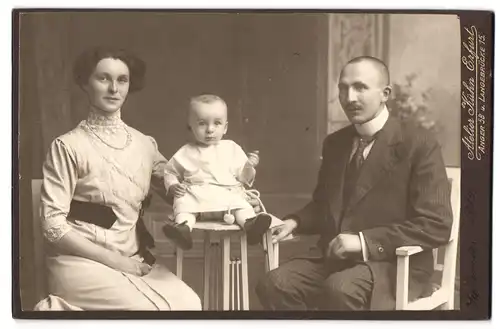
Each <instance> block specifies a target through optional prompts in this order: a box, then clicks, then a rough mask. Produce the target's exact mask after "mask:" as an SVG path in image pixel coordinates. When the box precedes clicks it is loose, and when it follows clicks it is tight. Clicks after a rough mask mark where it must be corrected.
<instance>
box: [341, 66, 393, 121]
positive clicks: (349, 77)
mask: <svg viewBox="0 0 500 329" xmlns="http://www.w3.org/2000/svg"><path fill="white" fill-rule="evenodd" d="M338 87H339V100H340V105H342V108H343V110H344V112H345V114H346V115H347V118H348V119H349V121H351V123H355V124H362V123H365V122H368V121H370V120H371V119H373V118H375V117H376V116H377V115H378V114H379V113H380V111H382V109H383V108H384V104H385V103H386V102H387V100H388V98H389V95H390V92H391V89H390V87H389V86H388V85H387V81H386V80H385V78H384V77H383V75H382V73H381V72H380V70H379V69H378V68H377V67H376V66H375V64H373V63H371V62H369V61H361V62H358V63H351V64H348V65H346V66H345V67H344V69H343V71H342V73H341V75H340V80H339V86H338Z"/></svg>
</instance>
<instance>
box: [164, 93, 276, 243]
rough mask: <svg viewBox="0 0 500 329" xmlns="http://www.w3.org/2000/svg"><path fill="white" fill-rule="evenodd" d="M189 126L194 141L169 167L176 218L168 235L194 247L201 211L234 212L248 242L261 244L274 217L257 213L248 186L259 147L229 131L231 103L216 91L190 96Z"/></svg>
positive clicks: (167, 178)
mask: <svg viewBox="0 0 500 329" xmlns="http://www.w3.org/2000/svg"><path fill="white" fill-rule="evenodd" d="M188 121H189V129H190V131H191V133H192V137H193V141H192V142H190V143H187V144H186V145H184V146H182V147H181V148H180V149H179V150H178V151H177V153H175V154H174V156H173V157H172V158H171V159H170V161H169V162H168V164H167V166H166V168H165V188H166V190H167V192H168V193H171V194H173V196H174V207H173V208H174V216H175V218H174V222H173V223H172V222H170V223H167V225H165V226H164V227H163V232H164V234H165V235H166V236H167V237H168V238H169V239H171V240H173V241H174V242H175V243H176V244H177V245H178V246H179V247H181V248H182V249H185V250H187V249H191V248H192V246H193V241H192V238H191V231H192V230H193V226H194V224H195V222H196V219H197V216H198V215H199V214H201V213H214V212H221V213H222V212H227V211H231V213H232V214H234V218H235V221H236V223H237V224H238V225H239V226H240V227H241V228H242V229H243V230H245V232H246V234H247V241H248V244H250V245H254V244H257V243H258V242H259V241H260V239H261V236H262V234H264V233H265V232H266V231H267V229H268V228H269V226H270V224H271V216H269V215H268V214H265V213H262V214H259V215H256V214H255V212H254V210H253V207H252V206H251V205H250V204H249V203H248V201H247V198H246V194H245V188H244V185H247V186H252V184H253V182H254V179H255V173H256V172H255V167H256V166H257V165H258V163H259V156H258V152H257V151H256V152H253V153H249V154H248V157H247V155H246V154H245V152H244V151H243V150H242V148H241V147H240V146H239V145H238V144H236V143H235V142H233V141H231V140H223V139H222V138H223V137H224V135H225V134H226V132H227V127H228V122H227V105H226V103H225V102H224V100H223V99H222V98H220V97H218V96H215V95H201V96H197V97H194V98H192V99H191V102H190V107H189V119H188Z"/></svg>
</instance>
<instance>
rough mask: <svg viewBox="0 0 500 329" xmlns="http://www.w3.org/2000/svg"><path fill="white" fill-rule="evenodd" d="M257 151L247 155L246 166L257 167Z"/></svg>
mask: <svg viewBox="0 0 500 329" xmlns="http://www.w3.org/2000/svg"><path fill="white" fill-rule="evenodd" d="M259 161H260V159H259V151H253V152H250V153H248V164H249V165H250V166H252V167H254V168H255V167H257V165H258V164H259Z"/></svg>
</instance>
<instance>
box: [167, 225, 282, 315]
mask: <svg viewBox="0 0 500 329" xmlns="http://www.w3.org/2000/svg"><path fill="white" fill-rule="evenodd" d="M279 222H281V221H280V220H279V219H277V221H275V217H274V218H273V224H274V225H273V224H271V228H272V227H274V226H276V225H279ZM271 228H270V229H269V230H268V231H267V233H266V234H264V236H263V246H264V251H265V257H266V265H265V266H266V270H267V271H269V270H272V269H274V268H276V267H278V261H279V259H278V258H279V257H278V256H279V255H278V252H279V251H278V244H276V245H273V244H272V241H271ZM194 230H197V231H203V234H204V269H203V310H210V309H215V310H217V309H219V297H218V296H219V291H220V288H219V286H220V284H219V282H220V281H219V279H220V278H221V275H220V270H222V310H224V311H228V310H249V297H248V246H247V236H246V234H245V232H244V231H242V230H241V228H240V227H239V226H238V225H235V224H226V223H224V222H220V221H199V222H197V223H196V224H195V226H194V228H193V231H194ZM231 236H238V237H239V240H240V248H241V258H232V259H231V255H230V252H231ZM215 237H217V238H219V240H218V242H215V243H212V242H211V241H212V238H215ZM220 244H221V245H222V248H220ZM221 249H222V255H220V253H221ZM176 256H177V269H176V273H177V276H178V277H179V278H180V279H182V263H183V258H184V251H183V250H182V249H181V248H177V250H176ZM219 261H220V262H221V263H222V267H220V266H219V265H218V263H219ZM219 264H220V263H219ZM211 287H212V289H211ZM211 292H212V294H211Z"/></svg>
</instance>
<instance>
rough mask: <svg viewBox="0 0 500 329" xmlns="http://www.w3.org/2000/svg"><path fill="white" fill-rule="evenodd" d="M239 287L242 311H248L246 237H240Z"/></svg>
mask: <svg viewBox="0 0 500 329" xmlns="http://www.w3.org/2000/svg"><path fill="white" fill-rule="evenodd" d="M240 243H241V285H242V297H243V310H244V311H248V310H249V309H250V308H249V304H250V302H249V297H248V249H247V236H246V235H245V234H243V235H241V238H240Z"/></svg>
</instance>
